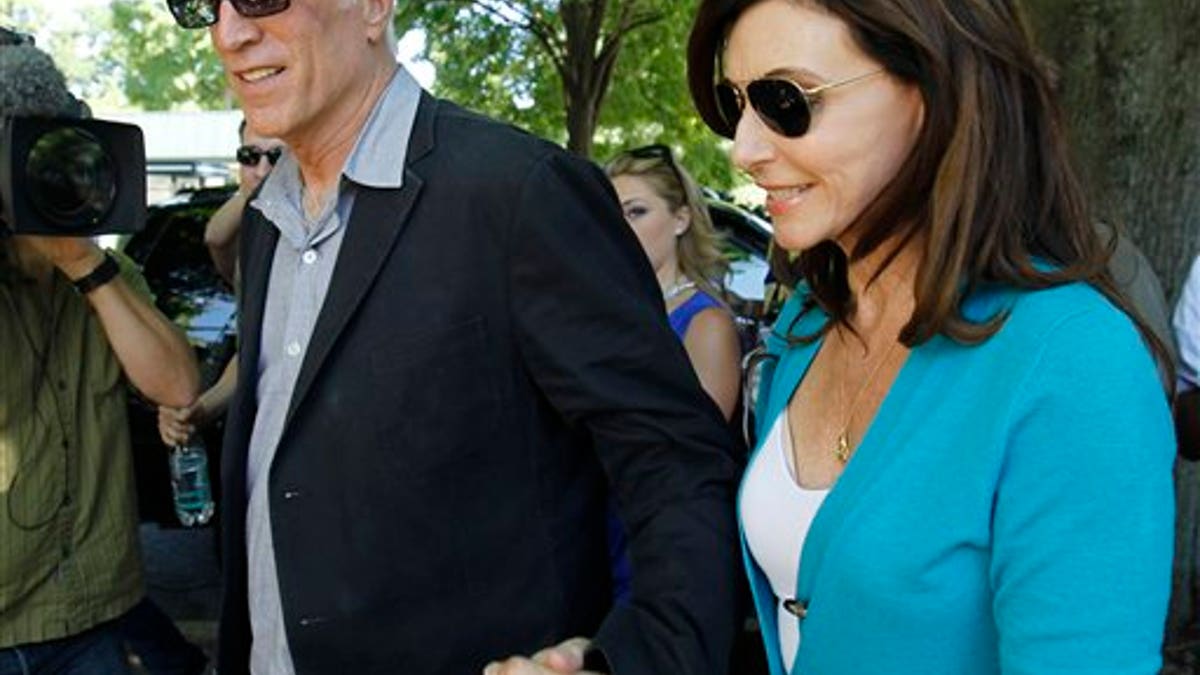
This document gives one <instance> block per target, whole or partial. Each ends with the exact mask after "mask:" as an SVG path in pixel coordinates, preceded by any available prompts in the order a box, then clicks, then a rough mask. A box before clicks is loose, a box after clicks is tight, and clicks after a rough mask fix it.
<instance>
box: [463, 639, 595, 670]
mask: <svg viewBox="0 0 1200 675" xmlns="http://www.w3.org/2000/svg"><path fill="white" fill-rule="evenodd" d="M589 644H591V641H590V640H588V639H587V638H571V639H570V640H566V641H564V642H561V643H559V644H557V645H555V646H553V647H547V648H546V649H543V650H542V651H540V652H538V653H536V654H534V655H533V658H532V659H527V658H523V657H520V656H513V657H511V658H508V659H505V660H504V661H503V662H493V663H489V664H488V666H487V667H486V668H484V669H483V675H561V674H563V673H569V674H575V675H597V674H596V673H593V672H592V671H586V670H582V668H583V655H584V652H586V651H587V648H588V645H589Z"/></svg>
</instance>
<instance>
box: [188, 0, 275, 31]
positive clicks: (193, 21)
mask: <svg viewBox="0 0 1200 675" xmlns="http://www.w3.org/2000/svg"><path fill="white" fill-rule="evenodd" d="M221 2H222V0H167V7H170V8H171V14H173V15H174V16H175V23H177V24H179V25H180V26H182V27H184V28H205V27H207V26H211V25H213V24H215V23H216V22H217V18H218V17H219V16H220V14H221V13H220V9H221ZM229 4H231V5H233V9H234V10H235V11H236V12H237V13H238V14H241V15H242V16H245V17H250V18H252V19H257V18H259V17H264V16H271V15H272V14H278V13H280V12H282V11H283V10H285V9H287V8H288V7H289V6H290V5H291V2H290V0H229Z"/></svg>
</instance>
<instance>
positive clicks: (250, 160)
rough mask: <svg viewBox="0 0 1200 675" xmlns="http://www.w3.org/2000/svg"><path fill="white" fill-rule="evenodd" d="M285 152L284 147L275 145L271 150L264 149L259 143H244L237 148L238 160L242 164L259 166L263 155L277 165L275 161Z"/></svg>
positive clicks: (272, 164) (273, 164)
mask: <svg viewBox="0 0 1200 675" xmlns="http://www.w3.org/2000/svg"><path fill="white" fill-rule="evenodd" d="M282 154H283V148H280V147H274V148H271V149H270V150H263V149H262V148H260V147H258V146H257V145H243V146H241V147H240V148H238V149H237V161H238V164H241V165H242V166H258V163H259V162H260V161H262V158H263V157H266V158H267V161H268V162H270V163H271V166H275V162H278V161H279V156H280V155H282Z"/></svg>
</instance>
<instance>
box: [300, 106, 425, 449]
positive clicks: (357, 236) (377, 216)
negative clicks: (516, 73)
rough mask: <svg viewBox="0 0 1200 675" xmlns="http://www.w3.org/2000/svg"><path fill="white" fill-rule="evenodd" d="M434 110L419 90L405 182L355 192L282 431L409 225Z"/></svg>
mask: <svg viewBox="0 0 1200 675" xmlns="http://www.w3.org/2000/svg"><path fill="white" fill-rule="evenodd" d="M437 112H438V102H437V100H436V99H434V98H432V97H431V96H429V95H428V94H427V93H425V92H421V102H420V104H419V105H418V108H417V117H416V119H415V120H414V122H413V128H412V134H411V136H410V138H409V142H408V153H407V158H406V160H405V163H406V165H407V168H406V169H405V171H404V184H403V185H402V186H401V187H400V189H399V190H392V189H377V188H370V187H367V186H359V188H358V189H359V192H358V195H357V197H355V201H354V208H353V210H352V211H351V213H350V222H348V223H347V224H346V234H345V239H343V241H342V248H341V251H340V252H339V253H338V260H337V263H336V265H335V266H334V269H333V277H332V278H331V279H330V281H329V290H328V292H327V293H326V295H325V302H324V304H322V305H321V312H320V314H319V315H318V316H317V324H316V326H315V327H314V328H313V334H312V339H311V340H310V341H309V345H308V350H307V352H306V353H305V355H304V363H303V364H302V366H301V368H300V375H299V376H298V377H297V379H296V386H295V388H294V389H293V390H292V400H291V404H290V405H289V407H288V414H287V418H286V420H285V422H284V429H285V430H286V429H287V428H288V427H290V426H291V420H292V416H293V415H295V413H296V409H297V407H299V405H300V403H301V402H303V401H304V397H305V396H306V395H307V394H308V390H309V389H310V388H311V387H312V385H313V382H314V381H315V380H316V377H317V374H318V373H319V372H320V370H321V366H322V364H324V362H325V359H326V358H327V357H328V356H329V352H330V350H331V349H333V346H334V344H336V343H337V340H338V337H339V336H340V335H341V334H342V331H343V330H344V329H345V327H346V324H347V323H348V322H349V321H350V318H351V317H353V316H354V313H355V312H356V311H357V310H358V307H359V305H360V304H361V303H362V301H363V299H364V298H366V296H367V293H368V291H369V290H370V289H371V286H372V285H374V282H375V279H376V278H377V277H378V276H379V273H380V272H381V271H382V270H383V266H384V263H385V262H386V260H387V258H388V255H389V254H390V253H391V251H392V248H393V247H394V246H395V245H396V240H397V239H398V238H399V237H400V233H401V232H402V231H403V230H404V227H405V225H406V224H407V223H408V218H409V213H410V212H411V211H412V208H413V205H414V204H415V203H416V201H417V196H418V195H419V194H420V192H421V186H422V185H423V184H424V181H423V180H422V178H421V176H420V175H419V174H418V173H417V172H416V171H414V170H413V168H412V167H413V165H414V164H416V163H417V162H418V160H420V159H422V158H423V157H424V156H425V155H427V154H429V153H430V152H431V151H432V150H433V132H434V122H435V121H436V117H437Z"/></svg>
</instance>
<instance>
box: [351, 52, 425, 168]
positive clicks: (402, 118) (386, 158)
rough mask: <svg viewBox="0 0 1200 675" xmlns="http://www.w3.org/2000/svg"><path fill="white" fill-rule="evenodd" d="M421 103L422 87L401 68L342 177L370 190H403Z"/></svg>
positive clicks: (364, 127)
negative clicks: (401, 188) (400, 188)
mask: <svg viewBox="0 0 1200 675" xmlns="http://www.w3.org/2000/svg"><path fill="white" fill-rule="evenodd" d="M420 101H421V85H419V84H417V81H416V80H415V79H413V76H412V75H410V74H409V72H408V71H407V70H405V69H404V66H398V67H397V68H396V72H395V73H394V74H393V75H392V80H391V82H389V83H388V86H387V89H385V90H384V92H383V95H382V96H380V97H379V100H378V101H376V102H375V108H374V109H373V110H372V111H371V115H370V117H368V118H367V123H366V124H365V125H364V126H363V130H362V132H361V133H360V134H359V136H358V141H356V142H355V144H354V149H353V150H352V151H351V152H350V157H349V158H348V159H347V160H346V168H344V169H343V170H342V175H344V176H345V177H346V178H348V179H350V180H351V181H354V182H355V183H358V184H359V185H365V186H368V187H374V188H392V189H396V188H399V187H401V186H402V185H403V184H404V164H405V161H406V159H407V155H408V141H409V137H410V136H411V135H412V129H413V123H414V122H415V121H416V118H417V104H418V103H420Z"/></svg>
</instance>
